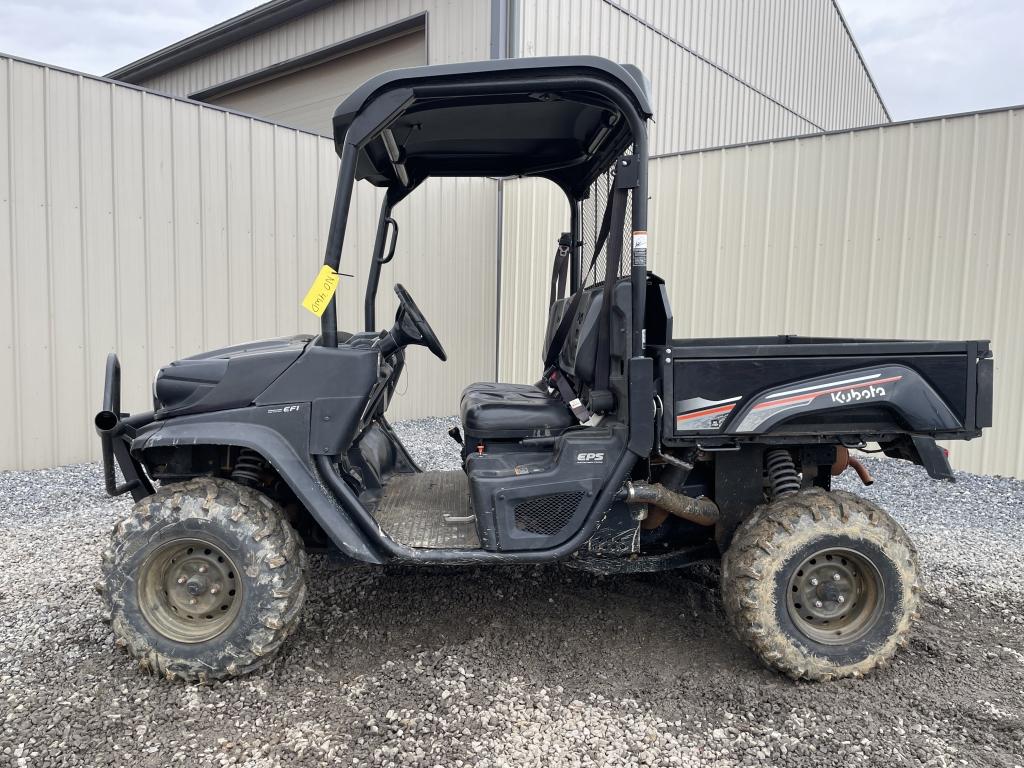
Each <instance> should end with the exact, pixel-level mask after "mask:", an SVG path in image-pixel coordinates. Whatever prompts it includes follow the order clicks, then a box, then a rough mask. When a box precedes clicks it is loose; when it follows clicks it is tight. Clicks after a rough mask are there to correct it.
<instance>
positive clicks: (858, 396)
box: [832, 384, 885, 405]
mask: <svg viewBox="0 0 1024 768" xmlns="http://www.w3.org/2000/svg"><path fill="white" fill-rule="evenodd" d="M876 397H885V387H876V386H875V385H874V384H872V385H871V386H868V387H864V388H863V389H851V390H848V391H846V392H833V393H832V402H833V403H839V404H840V405H849V404H850V403H859V402H860V401H861V400H871V399H873V398H876Z"/></svg>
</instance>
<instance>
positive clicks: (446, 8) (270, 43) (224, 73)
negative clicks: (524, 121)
mask: <svg viewBox="0 0 1024 768" xmlns="http://www.w3.org/2000/svg"><path fill="white" fill-rule="evenodd" d="M423 12H426V13H427V54H428V57H429V63H431V64H450V63H452V62H457V61H475V60H480V59H486V58H489V56H490V29H491V3H490V2H489V0H339V2H336V3H332V4H331V5H328V6H325V7H324V8H321V9H319V10H317V11H314V12H312V13H309V14H306V15H305V16H302V17H300V18H297V19H295V20H293V21H290V22H288V23H286V24H283V25H281V26H279V27H275V28H273V29H269V30H267V31H265V32H260V33H259V34H256V35H253V36H252V37H250V38H247V39H246V40H243V41H241V42H238V43H235V44H233V45H230V46H228V47H226V48H223V49H221V50H219V51H216V52H214V53H211V54H210V55H208V56H204V57H202V58H200V59H197V60H195V61H192V62H189V63H188V64H185V65H183V66H181V67H178V68H176V69H174V70H171V71H170V72H165V73H163V74H161V75H158V76H157V77H154V78H151V79H149V80H146V81H144V82H141V83H140V85H142V86H144V87H146V88H150V89H152V90H155V91H160V92H162V93H170V94H174V95H180V96H185V95H188V94H192V93H197V92H199V91H201V90H203V89H206V88H209V87H211V86H214V85H218V84H220V83H223V82H226V81H228V80H232V79H234V78H236V77H241V76H242V75H247V74H249V73H251V72H256V71H258V70H261V69H264V68H266V67H269V66H272V65H274V64H278V63H280V62H282V61H287V60H288V59H293V58H295V57H296V56H301V55H303V54H306V53H310V52H312V51H315V50H317V49H319V48H323V47H324V46H327V45H332V44H334V43H338V42H341V41H343V40H348V39H349V38H352V37H355V36H356V35H360V34H363V33H365V32H368V31H370V30H373V29H378V28H380V27H383V26H386V25H388V24H393V23H394V22H396V21H401V20H402V19H406V18H409V17H410V16H414V15H416V14H419V13H423Z"/></svg>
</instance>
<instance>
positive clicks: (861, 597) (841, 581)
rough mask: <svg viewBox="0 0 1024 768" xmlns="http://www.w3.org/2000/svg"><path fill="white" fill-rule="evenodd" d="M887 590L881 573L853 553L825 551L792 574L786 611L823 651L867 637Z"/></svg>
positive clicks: (841, 549)
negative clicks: (828, 646)
mask: <svg viewBox="0 0 1024 768" xmlns="http://www.w3.org/2000/svg"><path fill="white" fill-rule="evenodd" d="M883 594H884V587H883V584H882V577H881V575H880V574H879V572H878V568H876V567H875V565H874V564H873V563H872V562H871V561H870V560H869V559H868V558H866V557H865V556H864V555H862V554H860V553H859V552H854V551H853V550H851V549H844V548H835V547H833V548H829V549H822V550H819V551H817V552H815V553H814V554H812V555H810V556H809V557H807V558H805V559H804V560H803V562H801V563H800V565H799V566H798V567H797V568H796V570H795V571H794V572H793V575H792V577H791V578H790V581H789V589H788V590H787V595H788V600H787V606H786V607H787V609H788V612H789V617H790V618H791V619H792V620H793V623H794V624H795V625H796V628H797V629H798V630H799V631H800V632H801V633H803V634H804V635H805V636H806V637H807V638H809V639H811V640H813V641H814V642H816V643H821V644H823V645H846V644H847V643H852V642H854V641H856V640H859V639H860V638H862V637H864V635H866V634H867V633H868V632H869V631H870V630H871V628H872V627H874V626H875V624H876V623H877V622H878V619H879V617H880V616H881V612H882V604H883V602H884V601H883V599H882V598H883Z"/></svg>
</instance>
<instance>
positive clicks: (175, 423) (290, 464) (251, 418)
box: [131, 403, 384, 564]
mask: <svg viewBox="0 0 1024 768" xmlns="http://www.w3.org/2000/svg"><path fill="white" fill-rule="evenodd" d="M290 407H291V408H294V410H289V411H283V410H282V409H280V408H278V409H277V410H276V412H275V413H274V414H272V415H273V416H274V417H276V423H275V425H274V426H270V425H268V424H266V423H260V422H263V421H267V420H268V419H267V416H268V413H267V411H268V409H267V408H266V407H254V408H240V409H237V410H233V411H224V412H222V413H220V414H216V415H213V414H201V415H199V416H192V417H190V416H183V417H180V418H177V419H170V420H168V421H164V422H157V423H156V424H155V425H154V427H155V429H152V428H151V429H147V430H145V432H144V433H142V434H140V435H139V436H138V437H137V438H136V439H135V441H134V442H133V443H132V449H131V451H132V455H134V456H137V457H138V458H140V459H142V458H144V455H145V452H146V451H147V450H149V449H150V448H160V447H174V446H186V445H233V446H238V447H241V448H251V449H252V450H254V451H256V452H257V453H259V454H260V455H261V456H263V458H264V459H266V460H267V461H268V462H269V463H270V465H271V466H272V467H273V468H274V469H275V470H277V473H278V474H279V475H280V476H281V478H282V479H283V480H284V481H285V482H286V483H287V484H288V487H289V488H291V490H292V493H294V494H295V496H296V497H297V498H298V499H299V501H300V502H301V503H302V505H303V506H304V507H305V508H306V509H307V510H308V511H309V513H310V514H311V515H312V516H313V518H314V519H315V520H316V521H317V523H319V524H320V527H321V528H323V530H324V532H325V533H326V534H327V535H328V536H329V537H330V539H331V541H333V542H334V544H335V545H336V546H337V547H338V549H340V550H341V551H342V553H344V554H345V555H347V556H348V557H351V558H352V559H354V560H359V561H362V562H366V563H374V564H379V563H382V562H384V561H383V559H382V558H381V557H380V556H379V555H378V554H377V553H376V552H375V551H374V549H373V548H372V546H371V545H370V543H369V542H368V541H367V540H366V537H365V536H363V534H362V533H361V532H360V531H359V529H358V528H357V527H356V526H355V524H354V523H353V522H352V520H351V519H350V518H349V516H348V514H347V513H346V512H345V511H344V510H343V509H342V508H341V507H340V506H338V503H337V502H336V501H335V500H334V496H333V494H332V493H331V492H330V490H329V489H327V488H326V487H325V486H324V485H323V483H322V482H321V480H320V477H319V475H318V474H317V471H316V467H315V466H314V464H313V461H312V458H311V457H310V456H309V455H307V454H306V453H305V452H304V451H302V450H301V449H300V448H297V446H305V445H306V440H307V438H306V436H307V435H308V434H309V412H310V407H309V403H299V404H296V405H294V406H290ZM289 438H291V439H289Z"/></svg>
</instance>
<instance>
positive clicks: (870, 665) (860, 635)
mask: <svg viewBox="0 0 1024 768" xmlns="http://www.w3.org/2000/svg"><path fill="white" fill-rule="evenodd" d="M825 557H828V560H827V561H826V560H825ZM805 569H806V570H805ZM833 579H834V580H835V582H834V584H833V582H832V580H833ZM819 582H820V584H819ZM844 585H845V586H844ZM841 586H843V587H844V588H845V589H846V590H847V591H846V592H845V593H844V592H843V591H842V590H841V589H840V587H841ZM822 590H825V591H824V592H823V591H822ZM919 592H920V586H919V583H918V567H917V553H916V551H915V550H914V547H913V545H912V544H911V543H910V539H909V538H908V537H907V534H906V532H905V531H904V530H903V528H902V527H900V525H899V524H898V523H897V522H896V521H895V520H893V519H892V518H891V517H889V515H888V514H886V513H885V512H884V511H882V510H881V509H879V508H878V507H877V506H875V505H874V504H872V503H871V502H869V501H867V500H865V499H862V498H860V497H858V496H855V495H854V494H852V493H846V492H843V491H836V492H832V493H828V492H826V491H824V490H821V489H811V490H807V491H803V492H801V493H798V494H795V495H793V496H788V497H784V498H782V499H779V500H778V501H775V502H774V503H772V504H770V505H767V506H764V507H759V508H758V509H757V510H756V511H755V512H754V513H753V514H752V515H751V516H750V517H749V518H748V519H747V520H745V521H744V522H743V524H742V525H740V527H739V528H738V529H737V531H736V535H735V537H734V538H733V541H732V544H731V546H730V547H729V549H728V551H727V552H726V553H725V557H724V558H723V561H722V598H723V602H724V605H725V610H726V614H727V615H728V617H729V620H730V622H731V624H732V626H733V629H734V630H735V632H736V634H737V635H738V636H739V638H740V639H741V640H742V641H743V642H744V643H745V644H746V645H747V646H749V647H750V648H751V649H753V650H754V652H755V653H757V655H758V656H759V657H760V658H761V660H762V661H763V662H764V663H765V664H767V665H768V666H770V667H773V668H775V669H777V670H779V671H781V672H783V673H785V674H786V675H789V676H790V677H792V678H794V679H806V680H830V679H834V678H842V677H859V676H861V675H864V674H866V673H868V672H869V671H871V670H872V669H874V668H875V667H878V666H880V665H882V664H884V663H885V662H886V661H888V660H889V659H890V658H891V657H892V655H893V654H894V653H895V652H896V650H897V649H898V648H899V647H901V646H904V645H906V642H907V636H908V634H909V632H910V627H911V624H912V622H913V621H914V620H915V619H916V618H917V610H918V604H919ZM840 596H842V597H843V598H844V599H840ZM801 600H804V601H808V602H813V603H814V605H813V606H807V605H804V604H803V603H801V602H800V601H801ZM858 600H860V601H861V602H860V604H858ZM798 606H799V607H798ZM808 608H809V610H808ZM830 619H831V622H830ZM851 619H852V621H851ZM844 633H846V634H845V636H844Z"/></svg>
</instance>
